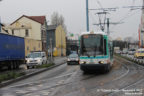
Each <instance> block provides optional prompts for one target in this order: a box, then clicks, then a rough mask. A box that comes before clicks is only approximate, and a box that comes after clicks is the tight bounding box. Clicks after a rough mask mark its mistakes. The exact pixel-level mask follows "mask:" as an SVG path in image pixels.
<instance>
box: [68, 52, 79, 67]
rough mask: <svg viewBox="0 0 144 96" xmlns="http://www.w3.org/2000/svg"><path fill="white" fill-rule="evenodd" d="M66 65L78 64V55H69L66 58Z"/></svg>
mask: <svg viewBox="0 0 144 96" xmlns="http://www.w3.org/2000/svg"><path fill="white" fill-rule="evenodd" d="M67 64H68V65H70V64H79V57H78V54H70V55H69V56H68V58H67Z"/></svg>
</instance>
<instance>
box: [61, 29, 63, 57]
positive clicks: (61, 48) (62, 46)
mask: <svg viewBox="0 0 144 96" xmlns="http://www.w3.org/2000/svg"><path fill="white" fill-rule="evenodd" d="M61 56H63V40H62V30H61Z"/></svg>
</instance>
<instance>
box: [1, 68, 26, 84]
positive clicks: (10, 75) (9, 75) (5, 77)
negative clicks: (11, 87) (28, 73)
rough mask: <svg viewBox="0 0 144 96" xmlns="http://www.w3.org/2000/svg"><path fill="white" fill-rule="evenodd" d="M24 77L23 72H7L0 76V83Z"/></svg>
mask: <svg viewBox="0 0 144 96" xmlns="http://www.w3.org/2000/svg"><path fill="white" fill-rule="evenodd" d="M22 75H25V72H16V71H8V72H4V73H1V74H0V83H1V82H3V81H6V80H10V79H15V78H17V77H20V76H22Z"/></svg>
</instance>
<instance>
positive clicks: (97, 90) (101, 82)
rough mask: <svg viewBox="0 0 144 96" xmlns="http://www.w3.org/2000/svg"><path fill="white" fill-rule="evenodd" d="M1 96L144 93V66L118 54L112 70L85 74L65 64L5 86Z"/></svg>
mask: <svg viewBox="0 0 144 96" xmlns="http://www.w3.org/2000/svg"><path fill="white" fill-rule="evenodd" d="M0 96H144V67H143V66H140V65H137V64H134V63H131V62H129V61H126V60H124V59H121V58H118V57H115V61H114V64H113V67H112V70H111V71H110V72H109V73H101V72H93V73H89V74H84V73H83V72H82V71H81V70H80V69H79V66H78V65H72V66H71V65H69V66H68V65H67V64H63V65H61V66H58V67H56V68H54V69H52V70H49V71H46V72H43V73H41V74H38V75H35V76H33V77H31V78H27V79H25V80H22V81H19V82H17V83H14V84H11V85H9V86H7V87H4V88H1V89H0Z"/></svg>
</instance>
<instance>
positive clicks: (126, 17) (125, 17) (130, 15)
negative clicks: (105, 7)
mask: <svg viewBox="0 0 144 96" xmlns="http://www.w3.org/2000/svg"><path fill="white" fill-rule="evenodd" d="M139 11H140V10H137V11H135V12H134V13H132V14H130V13H131V11H129V12H130V13H128V14H129V16H127V15H128V14H127V15H126V16H124V17H123V18H122V19H120V20H119V21H118V22H122V21H124V20H125V21H126V19H129V18H130V17H132V16H133V15H135V14H136V13H137V12H139ZM114 27H116V25H114V26H113V27H112V29H113V28H114Z"/></svg>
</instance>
